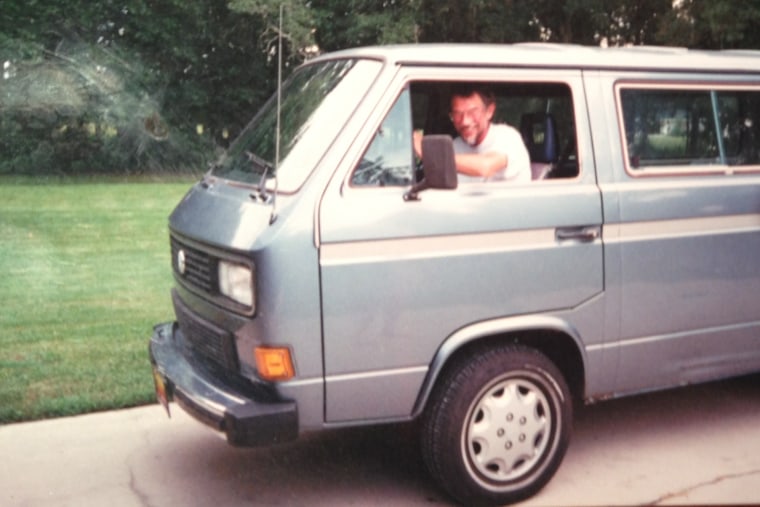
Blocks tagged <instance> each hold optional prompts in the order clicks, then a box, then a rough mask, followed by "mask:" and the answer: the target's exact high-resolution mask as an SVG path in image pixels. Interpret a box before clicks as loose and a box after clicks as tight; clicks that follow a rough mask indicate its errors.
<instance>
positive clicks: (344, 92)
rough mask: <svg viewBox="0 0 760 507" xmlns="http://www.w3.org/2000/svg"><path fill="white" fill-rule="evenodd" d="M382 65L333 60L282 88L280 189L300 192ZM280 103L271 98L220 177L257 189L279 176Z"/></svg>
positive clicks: (219, 169) (218, 169)
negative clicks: (276, 150) (277, 150)
mask: <svg viewBox="0 0 760 507" xmlns="http://www.w3.org/2000/svg"><path fill="white" fill-rule="evenodd" d="M380 66H381V64H380V63H379V62H376V61H370V60H330V61H326V62H321V63H317V64H312V65H306V66H303V67H301V68H300V69H298V70H296V72H295V73H294V74H293V75H292V76H291V77H290V78H289V79H288V80H287V81H286V82H285V83H283V85H282V96H281V112H280V163H279V169H278V171H277V172H278V174H277V178H278V185H279V188H280V189H281V190H283V191H285V192H289V191H295V190H297V189H298V187H299V186H300V185H301V184H302V183H303V181H304V180H305V179H306V177H307V176H308V175H309V173H310V172H311V170H312V169H313V168H314V166H315V165H316V164H317V162H318V161H319V159H320V158H321V157H322V155H323V154H324V151H325V150H326V149H327V147H328V146H329V145H330V143H331V142H332V140H333V139H334V138H335V136H336V135H337V133H338V131H339V130H340V129H341V128H342V127H343V125H344V124H345V122H346V121H347V120H348V118H349V117H350V116H351V114H352V113H353V111H354V110H355V109H356V107H357V105H358V104H359V101H360V100H361V98H362V97H363V96H364V94H365V92H366V91H367V89H368V88H369V86H370V85H371V84H372V82H373V81H374V79H375V76H376V75H377V73H378V71H379V68H380ZM276 130H277V99H276V96H275V97H272V98H271V99H270V100H269V101H268V102H267V103H266V104H265V105H264V107H263V108H262V109H261V111H260V112H259V113H258V114H257V115H256V116H255V117H254V119H253V120H252V121H251V123H249V124H248V126H247V127H246V128H245V129H244V130H243V132H242V133H241V134H240V136H239V137H238V138H237V139H236V140H235V142H233V143H232V145H231V146H230V148H229V150H228V151H227V152H226V153H225V154H224V155H223V156H222V158H221V159H220V161H219V163H218V164H217V165H216V166H215V167H214V169H213V174H214V175H215V176H218V177H220V178H225V179H228V180H233V181H238V182H241V183H247V184H252V185H258V184H260V183H261V182H262V181H264V182H270V183H271V182H273V181H274V177H275V167H276V164H275V162H276V161H275V139H276Z"/></svg>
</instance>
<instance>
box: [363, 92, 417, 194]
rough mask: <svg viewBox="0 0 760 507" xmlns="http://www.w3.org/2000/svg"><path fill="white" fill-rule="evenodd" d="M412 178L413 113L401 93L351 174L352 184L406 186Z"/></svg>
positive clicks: (403, 94)
mask: <svg viewBox="0 0 760 507" xmlns="http://www.w3.org/2000/svg"><path fill="white" fill-rule="evenodd" d="M413 178H414V153H413V151H412V113H411V104H410V98H409V90H404V92H403V93H402V94H401V95H400V96H399V98H398V100H396V103H395V104H394V105H393V108H392V109H391V110H390V112H389V113H388V116H386V118H385V120H383V123H382V125H381V126H380V128H379V129H378V131H377V133H376V134H375V137H374V139H373V140H372V143H371V144H370V146H369V148H368V149H367V151H366V152H365V153H364V156H363V157H362V160H361V161H360V162H359V165H358V166H357V167H356V169H355V170H354V173H353V174H352V175H351V185H355V186H374V187H382V186H408V185H411V184H412V182H413Z"/></svg>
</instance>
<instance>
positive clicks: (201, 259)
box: [171, 236, 219, 294]
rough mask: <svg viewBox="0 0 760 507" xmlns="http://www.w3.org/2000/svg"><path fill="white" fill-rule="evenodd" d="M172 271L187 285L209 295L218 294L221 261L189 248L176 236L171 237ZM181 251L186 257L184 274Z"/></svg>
mask: <svg viewBox="0 0 760 507" xmlns="http://www.w3.org/2000/svg"><path fill="white" fill-rule="evenodd" d="M171 249H172V269H173V270H174V273H175V274H176V275H177V276H178V277H179V278H180V279H181V280H182V281H183V282H184V283H186V284H188V285H190V286H191V287H193V288H196V289H200V290H202V291H203V292H206V293H208V294H216V292H217V287H218V286H219V281H218V278H217V277H218V274H217V269H218V264H219V261H218V260H217V259H216V258H215V257H213V256H211V255H209V254H207V253H206V252H203V251H201V250H198V249H197V248H193V247H190V246H188V245H187V244H185V243H183V242H181V241H180V240H178V239H177V238H175V237H174V236H172V237H171ZM180 251H182V252H183V257H184V272H183V269H180V265H179V264H180V260H179V259H180Z"/></svg>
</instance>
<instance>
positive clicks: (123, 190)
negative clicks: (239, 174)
mask: <svg viewBox="0 0 760 507" xmlns="http://www.w3.org/2000/svg"><path fill="white" fill-rule="evenodd" d="M189 186H190V181H189V180H187V181H183V182H180V183H153V182H146V183H96V182H87V183H76V184H71V183H69V184H24V182H23V181H22V182H21V183H19V181H17V180H10V183H9V181H4V180H3V179H0V238H1V239H0V423H8V422H13V421H22V420H31V419H40V418H46V417H56V416H64V415H71V414H78V413H83V412H89V411H96V410H105V409H112V408H120V407H128V406H134V405H139V404H143V403H148V402H151V401H152V400H153V384H152V380H151V373H150V364H149V360H148V353H147V344H148V338H149V337H150V334H151V328H152V325H153V324H154V323H156V322H159V321H165V320H169V319H170V318H171V317H172V310H171V304H170V300H169V289H170V287H171V272H170V267H169V266H170V264H169V246H168V235H167V217H168V215H169V213H170V212H171V209H172V208H173V207H174V205H175V204H176V203H177V202H178V201H179V199H180V198H181V197H182V195H183V194H184V193H185V192H186V191H187V189H188V188H189Z"/></svg>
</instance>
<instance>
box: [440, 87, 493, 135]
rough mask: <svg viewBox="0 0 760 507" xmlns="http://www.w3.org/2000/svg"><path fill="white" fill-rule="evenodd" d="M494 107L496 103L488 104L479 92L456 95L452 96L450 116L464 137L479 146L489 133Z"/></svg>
mask: <svg viewBox="0 0 760 507" xmlns="http://www.w3.org/2000/svg"><path fill="white" fill-rule="evenodd" d="M494 109H495V105H494V104H489V105H488V106H486V105H485V103H484V102H483V99H482V97H481V96H480V95H479V94H477V93H473V94H472V95H470V96H469V97H460V96H458V95H454V96H453V97H451V113H450V118H451V121H452V123H453V124H454V128H456V129H457V132H458V133H459V135H460V136H462V139H464V141H465V142H466V143H467V144H469V145H471V146H477V145H479V144H480V143H481V142H483V139H485V137H486V133H488V126H489V125H490V124H491V118H493V112H494Z"/></svg>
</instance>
